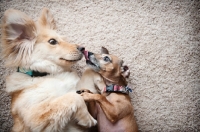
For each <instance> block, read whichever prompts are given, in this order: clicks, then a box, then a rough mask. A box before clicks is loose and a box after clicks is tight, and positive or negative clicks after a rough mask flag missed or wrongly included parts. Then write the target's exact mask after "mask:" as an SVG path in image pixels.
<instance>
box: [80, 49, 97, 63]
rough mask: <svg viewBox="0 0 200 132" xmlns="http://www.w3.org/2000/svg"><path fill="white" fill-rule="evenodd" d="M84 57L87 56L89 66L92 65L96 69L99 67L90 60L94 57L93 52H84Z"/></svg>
mask: <svg viewBox="0 0 200 132" xmlns="http://www.w3.org/2000/svg"><path fill="white" fill-rule="evenodd" d="M83 54H84V56H85V59H86V63H87V64H88V65H91V66H95V67H99V66H98V65H97V64H96V63H94V62H92V60H91V59H90V56H91V55H93V53H92V52H88V51H86V50H85V51H84V52H83Z"/></svg>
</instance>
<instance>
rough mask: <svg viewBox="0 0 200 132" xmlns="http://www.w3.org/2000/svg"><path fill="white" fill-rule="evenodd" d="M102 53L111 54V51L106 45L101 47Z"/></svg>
mask: <svg viewBox="0 0 200 132" xmlns="http://www.w3.org/2000/svg"><path fill="white" fill-rule="evenodd" d="M101 54H109V51H108V50H107V49H106V48H105V47H101Z"/></svg>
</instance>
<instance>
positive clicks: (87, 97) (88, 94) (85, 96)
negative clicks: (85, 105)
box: [81, 92, 93, 101]
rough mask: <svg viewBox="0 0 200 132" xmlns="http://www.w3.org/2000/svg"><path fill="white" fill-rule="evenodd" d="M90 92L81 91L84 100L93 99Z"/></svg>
mask: <svg viewBox="0 0 200 132" xmlns="http://www.w3.org/2000/svg"><path fill="white" fill-rule="evenodd" d="M92 95H93V94H92V93H87V92H83V93H81V96H82V97H83V99H84V101H93V98H92Z"/></svg>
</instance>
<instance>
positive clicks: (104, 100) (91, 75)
mask: <svg viewBox="0 0 200 132" xmlns="http://www.w3.org/2000/svg"><path fill="white" fill-rule="evenodd" d="M84 54H85V58H86V62H87V64H88V65H89V66H90V69H87V70H86V71H85V72H84V73H83V76H82V78H81V80H80V81H79V83H78V84H77V87H78V89H81V88H86V89H82V90H79V91H77V93H79V94H81V95H82V96H83V98H84V100H85V101H86V102H88V109H89V111H90V113H91V115H92V116H93V117H94V118H96V119H97V122H98V131H99V132H137V131H138V128H137V124H136V121H135V118H134V113H133V106H132V104H131V99H130V97H129V95H128V93H129V91H131V89H130V88H128V87H127V82H126V79H125V78H126V77H128V76H129V74H130V72H129V70H128V67H127V66H124V65H123V61H122V60H120V59H119V58H118V57H116V56H114V55H110V54H109V53H108V50H107V49H106V48H103V47H102V54H94V53H92V52H87V51H85V53H84ZM94 93H101V94H94ZM90 131H92V132H94V131H95V130H90Z"/></svg>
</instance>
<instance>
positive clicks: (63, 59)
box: [60, 58, 80, 62]
mask: <svg viewBox="0 0 200 132" xmlns="http://www.w3.org/2000/svg"><path fill="white" fill-rule="evenodd" d="M60 60H62V61H67V62H76V61H79V60H80V59H76V60H67V59H65V58H60Z"/></svg>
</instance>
